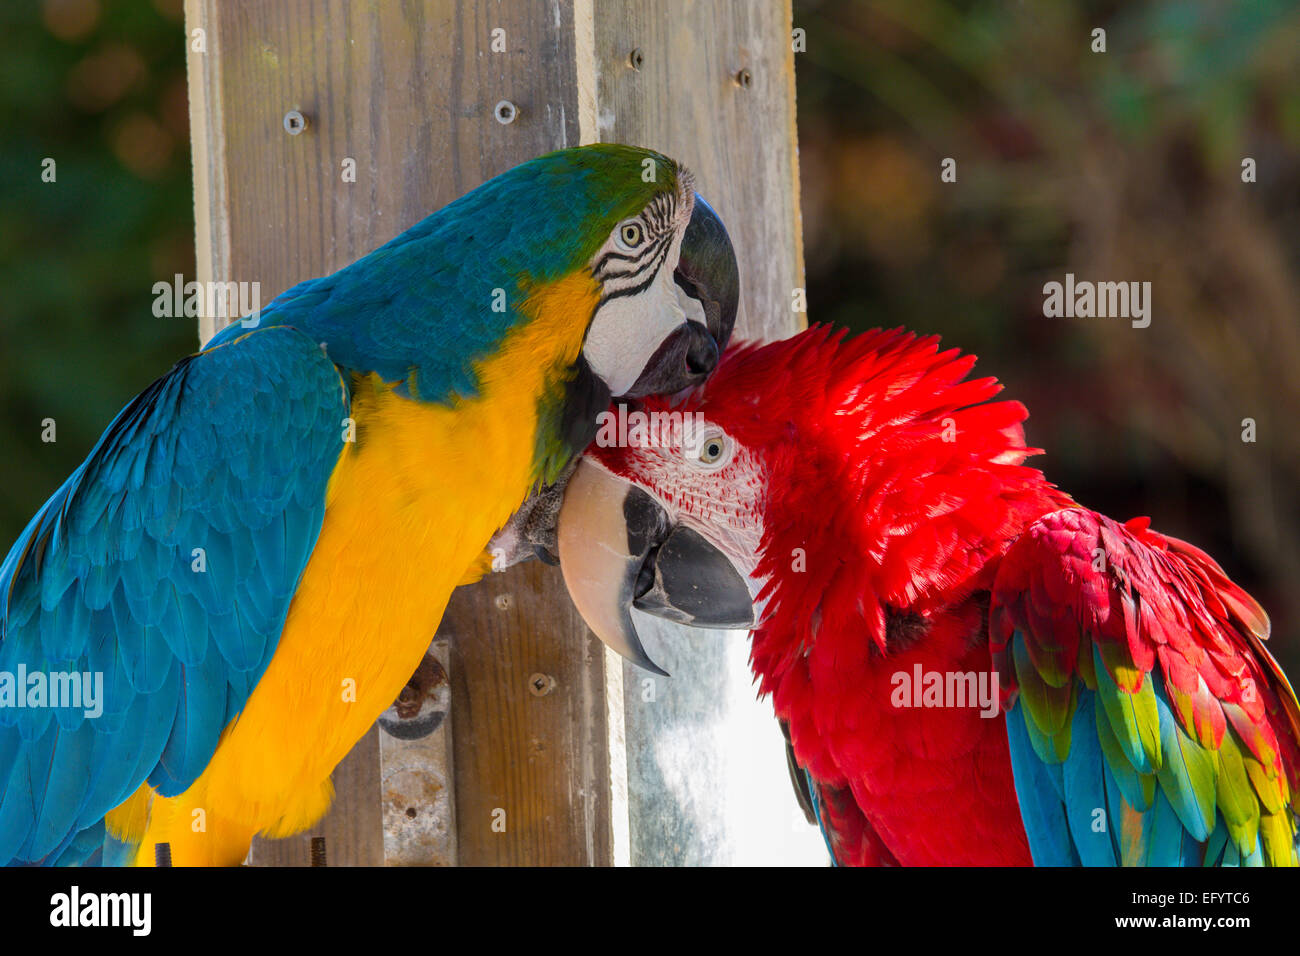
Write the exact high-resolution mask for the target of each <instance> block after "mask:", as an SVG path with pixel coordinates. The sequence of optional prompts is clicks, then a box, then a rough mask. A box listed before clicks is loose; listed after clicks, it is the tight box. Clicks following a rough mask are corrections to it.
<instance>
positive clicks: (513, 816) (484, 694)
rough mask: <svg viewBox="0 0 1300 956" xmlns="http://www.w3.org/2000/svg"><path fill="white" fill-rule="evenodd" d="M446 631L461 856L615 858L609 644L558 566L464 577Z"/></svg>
mask: <svg viewBox="0 0 1300 956" xmlns="http://www.w3.org/2000/svg"><path fill="white" fill-rule="evenodd" d="M438 633H439V634H440V635H442V636H446V637H448V638H450V640H451V648H452V659H451V664H452V667H451V676H452V689H451V693H452V701H453V725H454V727H455V733H454V735H453V749H454V758H453V759H454V764H455V767H456V775H455V782H456V825H457V841H458V842H457V852H458V854H459V861H460V864H461V865H462V866H490V865H507V864H508V865H533V866H536V865H543V866H581V865H597V866H599V865H607V864H608V863H609V860H610V842H609V841H610V818H609V792H610V785H609V768H608V762H607V759H606V756H605V738H606V731H605V701H604V674H605V672H604V661H605V655H604V645H602V644H601V643H600V642H599V641H597V640H596V639H595V638H594V637H593V636H591V635H590V633H589V632H588V631H587V628H586V625H585V624H583V622H582V618H581V617H579V616H578V613H577V611H575V610H574V609H573V606H572V605H571V604H570V602H569V601H568V599H567V597H565V596H564V586H563V583H562V581H561V579H560V575H559V572H558V570H557V569H555V568H549V567H546V566H544V565H540V564H537V563H535V562H534V563H530V564H527V565H521V566H518V567H515V568H512V569H511V570H509V571H506V572H504V573H502V574H492V575H489V576H488V577H487V578H485V579H484V580H483V581H482V582H480V583H479V584H477V585H475V586H474V587H472V588H461V589H460V590H458V591H457V592H456V593H455V594H454V595H453V596H452V601H451V605H450V606H449V607H448V609H447V614H446V616H445V617H444V618H443V622H442V626H441V627H440V628H439V629H438ZM534 680H540V681H542V687H541V688H537V687H532V686H531V682H533V681H534ZM539 690H540V691H541V693H538V691H539ZM494 823H496V824H497V826H495V827H494V826H493V824H494Z"/></svg>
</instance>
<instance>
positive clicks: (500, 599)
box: [492, 594, 514, 611]
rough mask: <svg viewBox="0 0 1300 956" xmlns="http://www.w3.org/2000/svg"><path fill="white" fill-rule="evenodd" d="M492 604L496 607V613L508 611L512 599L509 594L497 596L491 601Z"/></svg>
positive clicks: (512, 601)
mask: <svg viewBox="0 0 1300 956" xmlns="http://www.w3.org/2000/svg"><path fill="white" fill-rule="evenodd" d="M492 603H493V604H495V605H496V607H497V610H498V611H508V610H510V605H511V604H513V603H514V599H513V598H511V597H510V595H509V594H498V595H497V596H496V597H494V598H493V599H492Z"/></svg>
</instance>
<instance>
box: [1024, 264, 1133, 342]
mask: <svg viewBox="0 0 1300 956" xmlns="http://www.w3.org/2000/svg"><path fill="white" fill-rule="evenodd" d="M1043 315H1045V316H1046V317H1047V318H1049V319H1055V318H1067V319H1075V318H1078V319H1091V318H1094V317H1095V318H1098V319H1116V318H1118V319H1132V320H1133V328H1135V329H1145V328H1146V327H1147V326H1148V325H1150V324H1151V283H1150V282H1091V281H1089V280H1087V279H1083V280H1080V281H1078V282H1076V281H1075V279H1074V273H1073V272H1067V273H1066V274H1065V282H1064V283H1061V282H1048V283H1046V284H1045V285H1044V286H1043Z"/></svg>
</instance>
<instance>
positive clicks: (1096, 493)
mask: <svg viewBox="0 0 1300 956" xmlns="http://www.w3.org/2000/svg"><path fill="white" fill-rule="evenodd" d="M794 21H795V26H797V27H802V28H803V29H804V30H805V31H806V52H803V53H799V54H797V55H796V78H797V92H798V114H799V139H800V143H799V145H800V173H801V180H802V197H801V198H802V207H803V217H804V241H805V261H806V265H807V272H808V280H807V281H808V294H809V318H810V320H812V321H829V322H834V323H837V324H843V325H848V326H850V327H852V328H854V329H864V328H869V327H873V326H881V325H883V326H897V325H904V326H907V327H909V328H911V329H913V330H915V331H918V332H927V333H929V332H937V333H939V334H941V335H942V336H943V338H944V341H945V344H946V345H949V346H957V347H960V348H961V349H963V350H965V351H971V352H974V353H976V354H977V355H979V356H980V364H979V366H978V367H977V372H982V373H984V374H991V375H996V376H997V377H998V378H1000V379H1001V380H1002V382H1003V383H1004V384H1005V385H1006V392H1005V394H1006V396H1007V397H1010V398H1015V399H1019V400H1021V401H1023V402H1025V403H1026V405H1028V407H1029V409H1030V413H1031V415H1030V420H1029V422H1028V424H1027V431H1028V435H1029V441H1030V443H1031V444H1033V445H1037V446H1039V447H1043V448H1045V449H1046V450H1047V454H1046V455H1044V456H1042V457H1040V458H1037V459H1035V462H1036V463H1037V464H1038V466H1039V467H1041V468H1043V469H1044V470H1045V471H1046V473H1047V474H1048V476H1049V477H1050V478H1051V479H1052V480H1053V481H1054V482H1056V483H1057V484H1058V485H1060V486H1061V487H1062V488H1064V489H1065V490H1067V491H1069V492H1070V493H1071V494H1072V495H1074V496H1075V497H1076V498H1077V499H1078V500H1079V501H1080V502H1081V503H1083V504H1086V505H1088V506H1090V507H1094V508H1097V509H1099V510H1102V511H1105V512H1108V513H1110V514H1111V515H1113V516H1114V517H1116V518H1120V519H1124V518H1128V517H1131V516H1133V515H1136V514H1147V515H1150V516H1152V519H1153V521H1154V523H1155V526H1156V527H1157V528H1159V529H1161V530H1164V531H1166V532H1167V533H1169V534H1173V535H1176V536H1178V537H1182V538H1185V539H1187V540H1189V541H1192V542H1193V543H1196V544H1199V545H1201V546H1202V547H1204V548H1206V549H1207V550H1208V551H1210V552H1211V553H1212V554H1213V555H1214V556H1215V557H1216V558H1217V559H1218V560H1219V561H1220V562H1221V563H1222V564H1223V565H1224V567H1225V568H1226V569H1227V570H1228V571H1229V573H1230V574H1232V575H1233V576H1234V577H1235V578H1236V579H1237V580H1238V582H1239V583H1241V584H1242V585H1243V586H1244V587H1246V588H1247V589H1248V590H1250V591H1251V592H1252V593H1254V594H1255V596H1256V597H1257V598H1259V599H1260V601H1261V602H1262V603H1263V604H1264V605H1265V607H1267V608H1268V609H1269V611H1270V613H1271V614H1272V617H1273V624H1274V642H1273V650H1274V652H1275V653H1277V654H1278V655H1279V656H1280V657H1281V658H1283V660H1284V662H1285V663H1286V664H1287V665H1288V668H1289V670H1290V672H1291V673H1292V674H1300V546H1298V544H1297V543H1298V542H1300V505H1298V502H1297V494H1296V488H1297V485H1298V484H1300V430H1297V429H1296V428H1295V427H1294V425H1295V422H1296V420H1297V419H1300V376H1297V374H1296V370H1297V369H1298V368H1300V287H1298V284H1297V275H1298V274H1300V273H1298V270H1297V263H1298V262H1300V202H1297V200H1298V199H1300V56H1298V55H1297V51H1298V50H1300V7H1298V6H1297V5H1296V4H1295V3H1293V2H1285V3H1284V2H1270V0H1260V2H1251V3H1232V2H1211V0H1178V2H1163V3H1160V2H1157V3H1139V4H1127V3H1118V2H1112V3H1069V2H1066V3H1056V2H1054V3H1019V4H1014V3H1005V2H950V0H884V2H873V3H863V2H857V0H821V2H814V0H802V2H800V0H796V3H795V11H794ZM1098 27H1100V28H1102V29H1104V30H1105V31H1106V52H1105V53H1094V52H1092V50H1091V44H1092V31H1093V30H1094V29H1095V28H1098ZM945 157H952V158H954V159H956V160H957V182H956V183H943V182H941V181H940V176H939V172H940V162H941V160H942V159H943V158H945ZM1244 157H1252V158H1254V159H1255V160H1256V162H1257V165H1258V182H1255V183H1249V184H1248V183H1243V182H1242V179H1241V163H1242V159H1243V158H1244ZM1067 272H1073V273H1074V274H1075V276H1076V277H1077V278H1079V279H1092V280H1115V281H1119V280H1122V281H1150V282H1152V284H1153V288H1152V299H1153V313H1152V315H1153V318H1152V324H1151V326H1150V328H1147V329H1134V328H1132V327H1131V325H1130V324H1129V322H1127V321H1126V320H1122V319H1100V318H1093V319H1047V318H1044V317H1043V314H1042V308H1043V292H1042V288H1043V284H1044V283H1045V282H1048V281H1052V280H1056V281H1062V280H1064V277H1065V274H1066V273H1067ZM1248 417H1249V418H1253V419H1255V420H1256V422H1257V423H1258V440H1257V442H1256V443H1255V444H1246V443H1243V442H1242V440H1241V433H1242V424H1241V423H1242V419H1244V418H1248Z"/></svg>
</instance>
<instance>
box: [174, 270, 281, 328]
mask: <svg viewBox="0 0 1300 956" xmlns="http://www.w3.org/2000/svg"><path fill="white" fill-rule="evenodd" d="M153 296H154V299H153V314H154V315H156V316H157V317H158V318H160V319H165V318H179V317H181V316H184V317H185V318H189V319H197V318H209V319H239V324H240V325H242V326H243V327H244V328H246V329H255V328H257V326H258V324H259V323H260V322H261V320H262V284H261V283H260V282H186V281H185V277H184V276H183V275H181V274H180V273H179V272H178V273H176V275H175V276H174V277H173V279H172V281H171V282H155V283H154V284H153Z"/></svg>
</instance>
